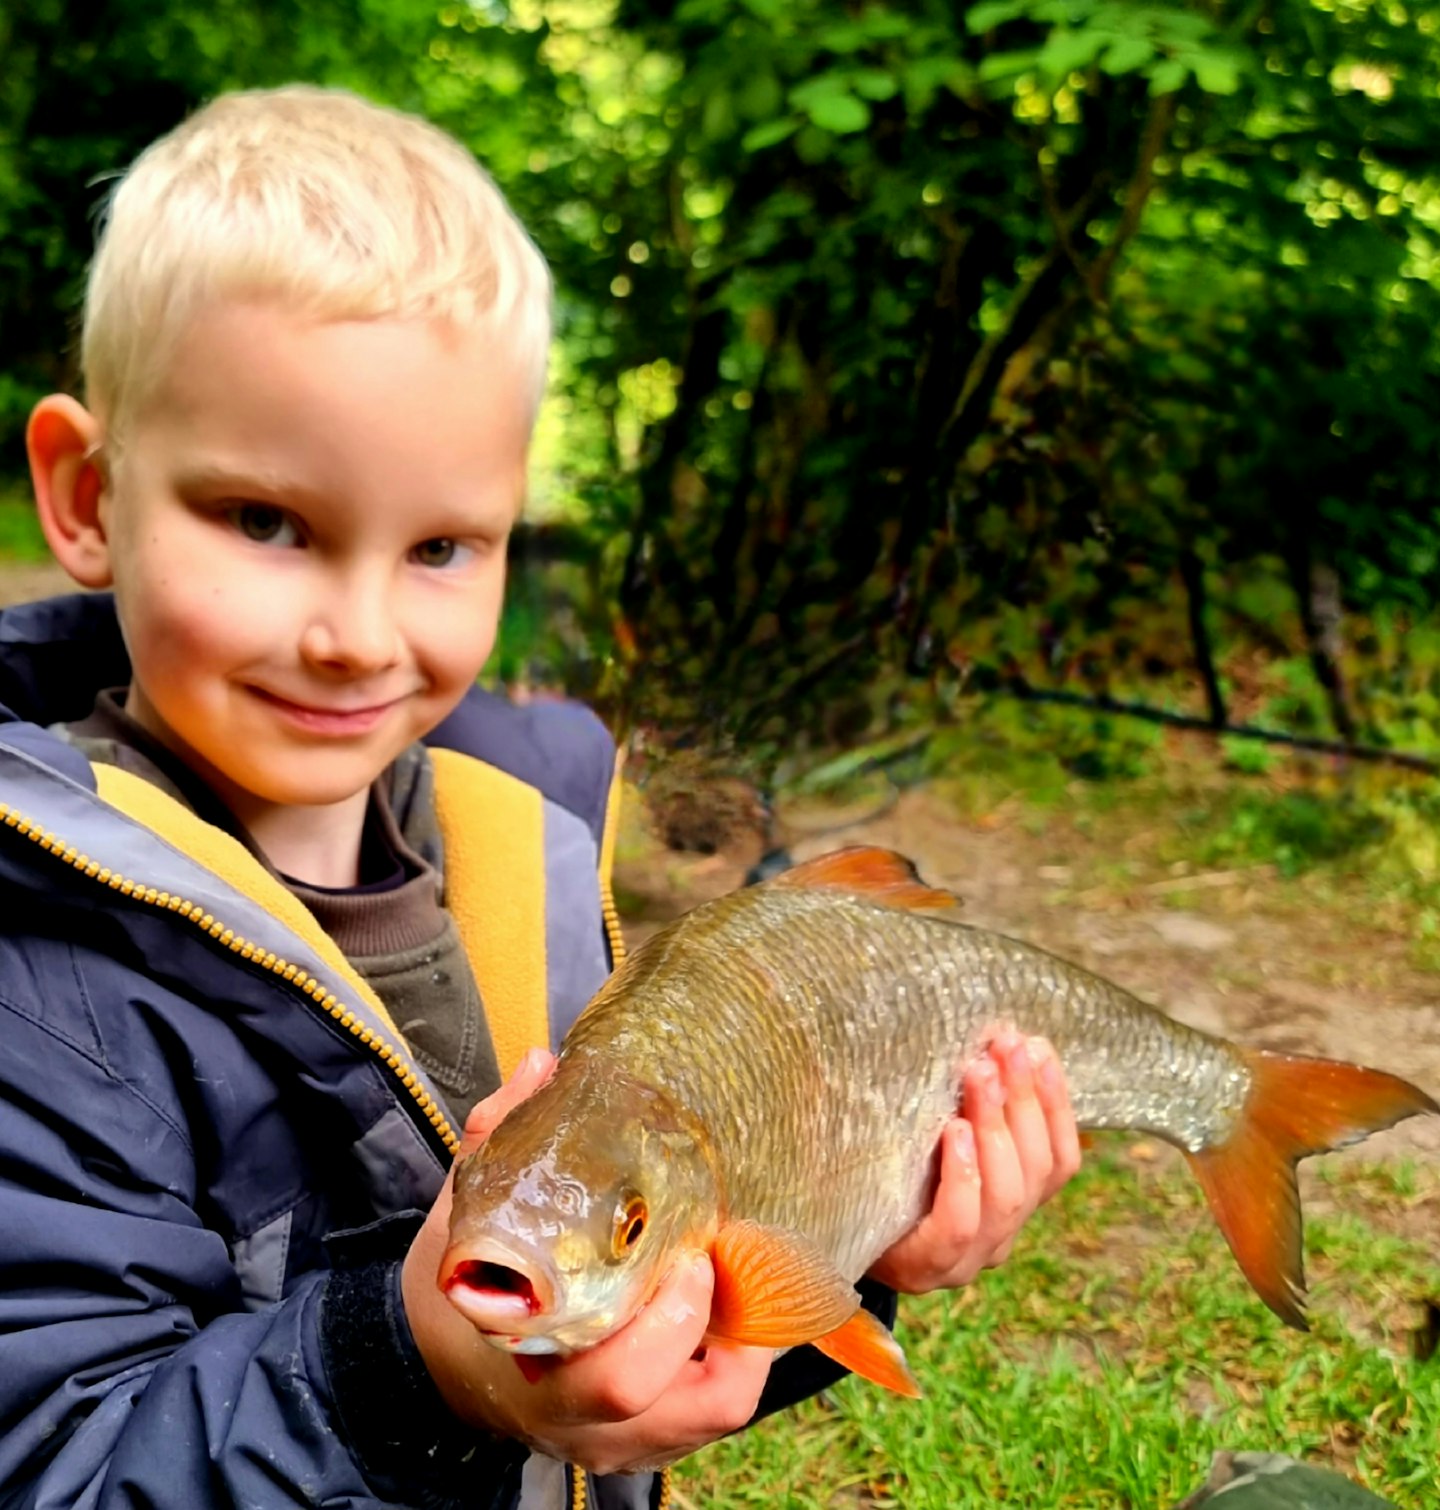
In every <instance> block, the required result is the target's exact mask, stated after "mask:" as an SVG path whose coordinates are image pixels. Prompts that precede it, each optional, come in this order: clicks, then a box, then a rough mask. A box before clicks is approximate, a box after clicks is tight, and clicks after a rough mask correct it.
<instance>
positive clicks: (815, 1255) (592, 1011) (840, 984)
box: [440, 850, 1435, 1387]
mask: <svg viewBox="0 0 1440 1510" xmlns="http://www.w3.org/2000/svg"><path fill="white" fill-rule="evenodd" d="M1002 1023H1006V1024H1013V1025H1014V1026H1015V1027H1017V1028H1018V1029H1019V1030H1020V1031H1022V1032H1024V1033H1026V1034H1031V1035H1036V1034H1038V1035H1043V1036H1045V1037H1047V1038H1048V1039H1049V1040H1050V1041H1051V1042H1052V1044H1053V1045H1054V1046H1055V1049H1056V1052H1057V1054H1058V1056H1059V1058H1060V1060H1061V1063H1062V1064H1063V1066H1064V1069H1065V1073H1066V1077H1067V1082H1068V1084H1069V1087H1070V1092H1071V1099H1072V1102H1073V1104H1074V1107H1075V1111H1076V1118H1077V1121H1078V1122H1079V1123H1080V1125H1081V1126H1083V1127H1094V1128H1098V1127H1126V1128H1132V1129H1136V1130H1143V1131H1145V1132H1148V1133H1151V1134H1153V1135H1155V1136H1158V1137H1161V1138H1165V1139H1167V1140H1168V1141H1170V1142H1172V1143H1175V1144H1176V1145H1177V1146H1179V1147H1180V1148H1182V1149H1184V1150H1185V1151H1186V1153H1187V1155H1188V1156H1189V1157H1190V1159H1191V1162H1192V1167H1194V1168H1195V1170H1196V1173H1197V1175H1198V1176H1199V1177H1200V1179H1201V1182H1202V1184H1203V1185H1204V1186H1205V1189H1206V1193H1207V1195H1208V1196H1209V1198H1210V1200H1211V1204H1212V1207H1213V1208H1214V1209H1215V1212H1216V1215H1217V1219H1218V1220H1219V1222H1220V1225H1221V1227H1222V1230H1223V1231H1224V1232H1225V1234H1226V1237H1227V1239H1228V1240H1229V1241H1230V1243H1231V1246H1232V1248H1233V1249H1234V1251H1235V1253H1236V1256H1237V1258H1238V1259H1239V1260H1240V1263H1241V1266H1242V1268H1243V1269H1244V1270H1245V1272H1246V1273H1247V1275H1248V1276H1249V1277H1250V1279H1251V1281H1252V1283H1253V1284H1255V1286H1256V1288H1257V1290H1258V1291H1259V1292H1260V1294H1261V1296H1262V1298H1264V1299H1265V1300H1266V1302H1267V1304H1269V1305H1271V1307H1272V1308H1273V1309H1275V1310H1276V1311H1277V1313H1279V1314H1281V1315H1282V1316H1283V1317H1284V1318H1285V1319H1286V1320H1288V1321H1291V1322H1292V1323H1294V1324H1299V1325H1303V1309H1302V1304H1301V1301H1302V1296H1303V1281H1302V1279H1301V1274H1300V1253H1299V1212H1298V1197H1297V1196H1296V1194H1295V1181H1294V1163H1295V1160H1296V1159H1297V1158H1298V1157H1299V1156H1300V1155H1301V1154H1303V1153H1306V1152H1310V1151H1313V1150H1314V1149H1317V1148H1320V1147H1328V1146H1335V1145H1338V1144H1339V1143H1341V1142H1344V1141H1349V1140H1353V1138H1354V1137H1357V1136H1363V1135H1364V1134H1365V1133H1366V1132H1368V1131H1370V1130H1373V1129H1374V1128H1376V1127H1379V1126H1386V1125H1389V1124H1390V1123H1391V1122H1393V1121H1395V1120H1398V1119H1399V1118H1400V1117H1403V1116H1408V1115H1411V1114H1413V1113H1414V1112H1417V1111H1425V1110H1434V1109H1435V1104H1434V1102H1432V1101H1431V1100H1430V1099H1429V1098H1428V1097H1426V1096H1425V1095H1424V1094H1423V1093H1422V1092H1420V1091H1418V1090H1416V1089H1415V1088H1414V1087H1412V1086H1409V1085H1407V1084H1406V1082H1404V1081H1401V1080H1398V1079H1397V1078H1396V1077H1393V1076H1388V1075H1384V1074H1381V1073H1380V1072H1377V1071H1368V1070H1360V1069H1358V1068H1356V1067H1353V1066H1347V1065H1337V1064H1332V1063H1331V1062H1329V1061H1319V1060H1296V1059H1288V1058H1286V1057H1284V1056H1274V1055H1265V1054H1262V1053H1256V1052H1254V1051H1249V1050H1244V1049H1241V1048H1239V1047H1237V1046H1236V1045H1233V1044H1231V1043H1229V1042H1227V1041H1226V1040H1224V1039H1221V1038H1217V1037H1214V1036H1211V1035H1208V1034H1205V1033H1201V1032H1198V1031H1197V1030H1195V1029H1192V1028H1188V1027H1186V1026H1184V1025H1183V1024H1180V1023H1176V1022H1174V1021H1172V1020H1171V1019H1169V1018H1167V1017H1166V1016H1165V1015H1164V1014H1163V1013H1161V1012H1158V1011H1157V1010H1155V1009H1154V1008H1152V1007H1150V1006H1148V1005H1147V1004H1145V1003H1144V1002H1141V1001H1140V1000H1138V999H1137V998H1135V997H1133V996H1131V995H1130V994H1129V993H1127V992H1125V991H1122V990H1121V989H1120V988H1118V987H1116V986H1114V985H1111V984H1110V983H1109V982H1107V981H1104V980H1102V979H1101V978H1099V977H1098V976H1095V975H1093V974H1091V973H1090V972H1088V971H1085V970H1083V969H1080V968H1079V967H1077V966H1074V965H1071V964H1068V963H1067V962H1065V961H1063V960H1060V959H1058V958H1056V957H1055V956H1053V955H1050V954H1048V953H1047V952H1045V951H1044V950H1041V949H1038V948H1036V947H1034V946H1032V945H1029V944H1025V943H1022V942H1020V941H1018V940H1014V939H1009V938H1005V937H1003V936H1001V935H998V934H994V933H990V932H988V931H986V930H982V929H977V928H972V927H969V926H968V925H966V924H964V923H963V922H961V921H960V920H959V919H958V917H957V915H956V903H955V899H954V898H952V897H950V896H949V895H948V894H946V893H943V892H937V891H932V890H931V889H929V888H927V887H924V886H923V885H922V884H920V883H919V882H918V880H917V879H916V877H915V875H914V872H913V869H912V868H911V867H910V866H909V865H908V862H906V861H904V860H902V859H901V858H900V857H898V856H894V855H891V854H889V853H887V852H884V851H876V850H858V851H842V852H840V853H838V854H837V855H833V856H826V857H822V859H821V860H820V861H816V862H811V863H810V864H809V865H807V866H802V867H798V868H797V869H796V870H793V871H790V872H787V873H785V874H784V875H782V876H780V877H778V878H776V879H775V880H772V881H770V882H767V883H765V884H764V885H761V886H757V887H754V888H750V889H748V890H745V891H742V892H737V893H732V894H731V895H730V896H728V897H723V898H721V899H720V900H719V901H717V902H714V903H711V904H708V905H707V906H704V907H700V908H697V909H695V910H694V911H693V912H691V913H689V914H687V915H686V916H685V917H683V918H681V919H679V920H678V921H677V922H676V923H674V924H672V925H671V926H670V927H669V928H668V929H666V930H664V931H663V932H662V933H660V934H659V935H657V936H656V937H655V938H654V939H652V940H651V941H650V942H649V944H647V946H646V947H644V948H643V949H641V950H640V951H638V952H637V953H636V954H635V955H634V956H633V957H632V958H631V959H630V960H629V961H628V962H627V963H626V964H625V965H624V966H622V967H621V969H620V970H619V971H617V972H616V974H615V976H613V977H612V979H611V980H610V982H609V983H608V984H607V985H606V987H605V988H604V989H602V991H601V992H600V993H599V994H598V995H597V997H596V998H595V1000H594V1001H593V1002H592V1003H591V1005H590V1006H589V1007H588V1008H587V1009H586V1011H585V1012H584V1013H583V1014H582V1016H581V1018H580V1019H579V1021H578V1022H577V1023H576V1024H575V1027H574V1028H573V1029H572V1031H571V1033H570V1035H569V1036H568V1038H567V1039H566V1042H565V1045H564V1048H563V1052H562V1055H561V1059H560V1064H559V1067H558V1069H557V1073H556V1076H555V1078H554V1080H552V1082H551V1083H550V1084H549V1085H548V1086H546V1087H545V1088H544V1089H543V1090H542V1091H541V1092H539V1093H537V1095H536V1096H535V1097H534V1098H532V1099H531V1101H528V1102H526V1103H524V1104H523V1105H522V1106H521V1107H520V1108H519V1110H518V1111H517V1112H516V1113H515V1114H513V1115H512V1117H510V1118H507V1119H506V1121H505V1122H504V1123H502V1124H501V1126H500V1127H499V1128H498V1129H497V1130H496V1132H495V1133H494V1134H493V1135H492V1137H491V1139H490V1141H489V1142H488V1143H487V1144H486V1145H485V1147H484V1148H482V1149H481V1150H480V1151H479V1152H478V1153H477V1154H475V1155H473V1156H472V1157H471V1159H470V1160H468V1161H466V1163H465V1164H464V1165H462V1167H461V1170H460V1172H459V1175H458V1177H457V1188H456V1201H455V1210H456V1217H455V1224H454V1226H453V1228H452V1236H453V1241H452V1244H451V1249H450V1252H449V1253H448V1254H447V1257H446V1260H445V1263H444V1264H443V1265H442V1271H441V1276H440V1277H441V1282H442V1285H444V1286H445V1287H446V1289H447V1293H449V1294H450V1295H451V1298H452V1300H455V1301H456V1303H457V1304H460V1305H461V1308H462V1309H465V1310H466V1311H467V1314H471V1315H472V1318H473V1319H476V1320H477V1321H478V1322H480V1323H481V1324H485V1323H493V1322H503V1326H502V1325H487V1326H486V1330H487V1331H489V1332H490V1333H492V1340H495V1341H497V1342H498V1343H499V1344H500V1345H504V1346H511V1347H514V1348H516V1349H517V1350H518V1349H521V1348H524V1349H527V1350H535V1349H540V1348H553V1349H555V1350H560V1351H564V1350H568V1349H570V1348H574V1347H583V1346H588V1345H590V1343H592V1342H594V1341H598V1340H600V1338H601V1337H602V1336H604V1335H607V1334H608V1331H609V1330H614V1329H615V1328H616V1327H618V1326H619V1325H621V1324H623V1322H624V1321H625V1320H626V1319H628V1317H629V1316H631V1315H633V1314H634V1311H635V1310H636V1309H637V1308H638V1307H639V1305H640V1304H642V1303H643V1301H644V1299H645V1298H646V1297H647V1296H648V1295H649V1294H650V1293H651V1292H652V1291H653V1288H654V1286H655V1284H656V1283H658V1281H659V1278H660V1277H661V1275H662V1274H663V1272H664V1270H665V1268H666V1267H667V1266H668V1264H669V1262H670V1261H671V1260H672V1259H673V1257H674V1254H675V1252H676V1251H677V1250H684V1249H686V1248H694V1249H699V1250H704V1251H710V1252H712V1253H713V1254H714V1255H715V1256H716V1265H717V1275H718V1276H719V1278H720V1280H721V1281H722V1288H723V1289H724V1292H725V1295H726V1297H727V1298H726V1301H725V1305H724V1307H719V1309H721V1310H724V1309H726V1308H728V1311H729V1312H730V1313H731V1314H728V1315H724V1314H722V1315H719V1316H717V1317H712V1332H714V1333H715V1334H716V1335H731V1336H736V1337H738V1338H739V1340H754V1339H756V1338H757V1337H759V1336H764V1337H767V1338H772V1339H776V1338H781V1339H786V1340H783V1341H778V1342H775V1344H774V1345H788V1342H789V1341H800V1340H816V1341H817V1345H820V1346H822V1347H824V1348H825V1349H826V1350H827V1351H831V1352H832V1355H833V1356H838V1357H841V1360H842V1361H845V1362H847V1363H849V1364H850V1365H851V1366H859V1367H861V1369H862V1371H868V1372H870V1373H871V1375H872V1377H880V1376H884V1377H885V1381H886V1382H888V1383H891V1385H892V1387H901V1386H899V1385H897V1384H896V1383H895V1379H894V1375H893V1371H892V1372H890V1373H887V1369H889V1367H890V1365H889V1363H887V1362H886V1360H885V1359H883V1358H879V1357H877V1355H876V1349H877V1348H878V1349H881V1350H882V1351H883V1343H882V1341H881V1339H879V1338H876V1337H875V1336H874V1335H873V1334H867V1335H863V1336H862V1335H859V1334H861V1333H865V1330H866V1329H865V1324H864V1322H863V1321H862V1320H861V1319H860V1316H857V1315H856V1314H855V1306H856V1304H858V1302H857V1300H856V1298H855V1295H854V1290H853V1283H854V1281H855V1280H856V1279H858V1278H859V1276H860V1275H861V1274H863V1273H864V1272H865V1271H866V1269H868V1268H869V1266H870V1265H871V1264H872V1263H873V1262H874V1261H875V1259H876V1258H877V1257H878V1256H879V1255H880V1254H881V1253H883V1252H884V1251H885V1250H886V1248H888V1247H889V1246H890V1244H891V1243H892V1242H893V1241H894V1240H895V1239H896V1238H898V1237H899V1236H901V1235H902V1234H903V1233H904V1232H905V1231H907V1230H908V1229H909V1227H910V1226H911V1225H913V1223H914V1221H915V1220H916V1218H917V1217H918V1216H919V1215H920V1214H921V1213H922V1212H923V1211H924V1210H925V1209H926V1207H927V1205H928V1202H929V1199H930V1196H931V1193H932V1189H933V1184H934V1179H935V1150H936V1146H937V1141H938V1138H939V1135H940V1131H941V1129H942V1128H943V1127H944V1125H945V1123H946V1122H947V1121H948V1119H949V1118H950V1117H951V1116H952V1115H953V1114H954V1111H955V1108H956V1104H957V1100H958V1096H959V1088H960V1083H961V1079H962V1077H963V1074H964V1070H965V1067H966V1065H967V1064H968V1063H969V1062H970V1061H971V1060H972V1059H973V1058H974V1057H975V1055H976V1054H977V1053H978V1052H980V1051H981V1049H982V1048H983V1047H984V1042H985V1038H986V1036H987V1035H988V1034H989V1033H991V1032H993V1031H994V1029H995V1027H996V1026H998V1025H999V1024H1002ZM522 1114H526V1115H523V1116H522ZM652 1122H653V1125H654V1126H655V1127H657V1128H665V1129H668V1141H667V1139H666V1138H663V1137H659V1136H650V1137H648V1138H647V1137H646V1136H645V1129H646V1127H647V1126H648V1125H650V1124H651V1123H652ZM570 1187H574V1188H576V1189H581V1190H584V1191H585V1192H587V1198H586V1205H585V1219H584V1220H583V1221H576V1220H572V1219H567V1220H559V1219H558V1214H557V1209H556V1200H557V1196H558V1193H559V1192H562V1191H564V1190H566V1189H567V1188H570ZM634 1195H639V1196H640V1197H642V1198H643V1200H644V1202H645V1204H646V1211H647V1222H646V1227H645V1231H644V1233H643V1236H642V1238H641V1240H640V1241H639V1242H638V1243H637V1244H636V1246H635V1248H634V1251H632V1252H626V1253H624V1254H623V1255H617V1254H616V1252H615V1251H614V1250H613V1246H612V1243H613V1232H614V1224H615V1212H616V1210H617V1209H621V1208H622V1206H623V1202H624V1200H625V1199H628V1198H629V1197H630V1196H634ZM487 1245H488V1246H487ZM557 1254H558V1255H559V1257H558V1258H557ZM477 1264H487V1265H489V1268H477V1267H476V1266H477ZM737 1275H738V1276H740V1279H737V1278H736V1276H737ZM776 1275H780V1276H783V1280H782V1281H779V1282H777V1281H776V1280H775V1278H774V1277H775V1276H776ZM497 1277H498V1280H499V1283H498V1284H497V1283H493V1282H492V1281H494V1280H496V1279H497ZM526 1287H528V1289H527V1288H526ZM513 1292H518V1293H519V1294H521V1295H522V1296H524V1297H525V1299H526V1306H527V1307H528V1311H527V1314H525V1315H520V1314H519V1308H518V1307H517V1306H516V1305H515V1304H514V1303H513V1302H514V1300H515V1293H513ZM802 1292H803V1293H802ZM757 1296H760V1297H763V1298H762V1300H760V1301H757V1300H756V1297H757ZM847 1306H848V1309H846V1307H847ZM807 1307H808V1309H807ZM501 1312H503V1313H504V1314H503V1316H501V1314H500V1313H501ZM802 1313H803V1315H804V1317H805V1321H804V1326H819V1325H822V1324H827V1325H829V1324H832V1323H833V1326H832V1330H833V1331H834V1332H835V1333H836V1334H837V1335H838V1336H839V1340H838V1341H837V1340H836V1338H835V1337H830V1336H827V1335H826V1334H824V1333H821V1332H812V1333H811V1334H810V1335H809V1336H798V1335H792V1334H794V1333H796V1332H797V1331H802V1330H803V1329H804V1327H803V1326H802V1325H801V1323H800V1320H799V1317H800V1315H801V1314H802ZM787 1315H788V1317H789V1320H786V1319H785V1318H786V1316H787ZM861 1315H863V1313H861ZM777 1318H778V1319H777ZM727 1328H728V1331H727V1330H726V1329H727ZM847 1329H848V1330H847ZM839 1334H844V1335H839ZM827 1344H828V1345H827ZM857 1356H858V1362H857Z"/></svg>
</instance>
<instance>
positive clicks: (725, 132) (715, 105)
mask: <svg viewBox="0 0 1440 1510" xmlns="http://www.w3.org/2000/svg"><path fill="white" fill-rule="evenodd" d="M700 130H701V131H702V132H703V133H704V135H705V137H706V138H707V139H708V140H709V141H712V142H718V141H723V140H724V139H725V138H726V137H727V136H729V135H730V134H731V133H732V132H733V131H734V130H735V102H734V100H733V99H732V98H731V95H730V91H729V90H728V89H717V90H715V92H714V93H713V94H711V95H710V96H709V98H708V99H706V101H705V109H704V111H703V112H702V114H701V116H700Z"/></svg>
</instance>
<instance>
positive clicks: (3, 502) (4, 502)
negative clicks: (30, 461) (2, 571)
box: [0, 484, 50, 562]
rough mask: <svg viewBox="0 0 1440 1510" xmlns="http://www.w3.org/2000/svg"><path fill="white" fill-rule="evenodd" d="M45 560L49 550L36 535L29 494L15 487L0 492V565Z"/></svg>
mask: <svg viewBox="0 0 1440 1510" xmlns="http://www.w3.org/2000/svg"><path fill="white" fill-rule="evenodd" d="M49 559H50V548H49V547H48V546H47V545H46V544H45V536H44V535H43V534H41V532H40V521H39V520H38V519H37V518H36V517H35V505H34V504H33V503H32V502H31V501H30V494H29V492H28V491H26V490H24V489H23V488H21V487H20V486H19V485H18V484H17V485H16V486H14V487H6V488H0V562H4V561H48V560H49Z"/></svg>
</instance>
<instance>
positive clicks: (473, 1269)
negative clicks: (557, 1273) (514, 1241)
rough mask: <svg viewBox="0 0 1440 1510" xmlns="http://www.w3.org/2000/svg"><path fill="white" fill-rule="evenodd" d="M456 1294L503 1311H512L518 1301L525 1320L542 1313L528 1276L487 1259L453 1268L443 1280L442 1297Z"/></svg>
mask: <svg viewBox="0 0 1440 1510" xmlns="http://www.w3.org/2000/svg"><path fill="white" fill-rule="evenodd" d="M457 1290H465V1291H468V1292H469V1293H470V1294H471V1295H472V1296H474V1297H475V1298H476V1299H477V1300H480V1301H482V1302H484V1303H485V1304H487V1305H494V1306H496V1307H497V1309H503V1310H506V1311H509V1310H512V1309H514V1303H515V1302H516V1301H518V1302H519V1303H520V1304H521V1305H522V1306H523V1307H524V1308H525V1312H524V1313H525V1315H527V1316H533V1315H535V1313H536V1312H537V1311H539V1310H541V1309H542V1306H541V1303H540V1297H539V1296H538V1295H537V1294H536V1293H535V1282H534V1281H533V1280H532V1279H531V1278H530V1276H529V1275H528V1274H523V1273H521V1271H520V1270H519V1269H512V1268H511V1267H510V1266H509V1265H508V1264H496V1263H491V1262H490V1261H489V1260H488V1259H466V1260H463V1261H462V1262H460V1263H458V1264H456V1265H455V1267H454V1269H452V1270H451V1271H450V1274H449V1276H448V1277H447V1278H446V1280H445V1293H446V1294H447V1295H449V1296H450V1297H451V1298H452V1299H454V1298H455V1292H456V1291H457Z"/></svg>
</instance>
